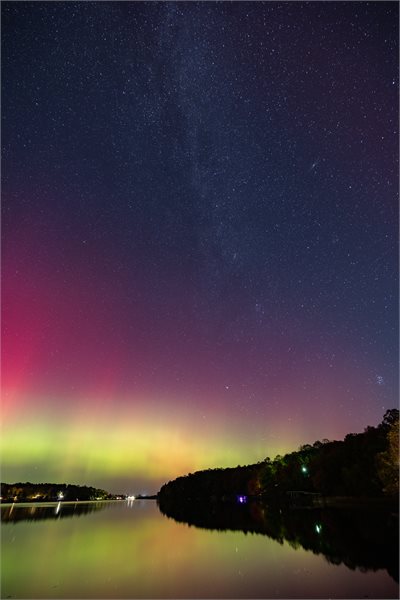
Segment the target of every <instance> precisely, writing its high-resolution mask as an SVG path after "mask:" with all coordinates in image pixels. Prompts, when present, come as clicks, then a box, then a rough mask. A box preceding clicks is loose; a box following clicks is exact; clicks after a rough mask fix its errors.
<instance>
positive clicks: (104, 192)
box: [2, 1, 398, 493]
mask: <svg viewBox="0 0 400 600" xmlns="http://www.w3.org/2000/svg"><path fill="white" fill-rule="evenodd" d="M397 57H398V4H397V3H395V2H393V3H391V2H309V3H307V2H287V3H279V2H266V3H262V2H234V3H229V2H224V3H216V2H204V3H197V2H190V3H189V2H178V3H174V2H154V3H153V2H147V3H146V2H143V3H141V2H82V3H74V2H55V3H52V2H47V3H42V2H7V1H6V2H2V118H3V123H2V154H3V169H2V170H3V179H2V198H3V202H2V211H3V218H2V242H3V247H2V273H3V302H2V307H3V422H4V426H3V436H2V439H3V451H2V456H3V471H2V479H3V480H5V481H10V482H13V481H21V480H22V481H26V480H29V481H33V482H41V481H56V482H62V481H67V482H70V483H83V484H88V485H96V486H100V487H105V488H106V489H108V490H110V491H116V492H117V491H126V492H134V493H135V492H154V491H157V489H158V487H159V485H160V484H162V483H163V482H165V481H168V480H169V479H171V478H173V477H175V476H177V475H180V474H185V473H187V472H190V471H194V470H196V469H200V468H208V467H216V466H236V465H237V464H239V463H240V464H247V463H251V462H257V461H259V460H262V459H263V458H265V457H266V456H270V457H271V458H272V457H274V456H275V455H276V454H277V453H283V452H287V451H291V450H295V449H296V448H297V447H298V446H299V445H300V444H302V443H306V442H310V443H312V442H313V441H315V440H316V439H322V438H328V439H342V438H343V437H344V435H346V434H347V433H349V432H359V431H362V430H363V429H364V428H365V427H366V426H367V425H377V424H378V423H379V422H380V421H381V420H382V417H383V414H384V412H385V410H386V409H388V408H392V407H394V406H396V405H397V402H398V400H397V396H398V381H397V365H398V353H397V331H398V328H397V239H398V234H397V225H398V217H397V212H398V208H397V206H398V205H397V190H398V180H397V169H398V166H397V156H398V130H397V124H398V112H397V106H398V58H397Z"/></svg>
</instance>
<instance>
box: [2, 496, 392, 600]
mask: <svg viewBox="0 0 400 600" xmlns="http://www.w3.org/2000/svg"><path fill="white" fill-rule="evenodd" d="M184 512H185V511H184ZM1 515H2V540H1V543H2V555H1V563H2V569H1V579H2V586H1V590H2V593H1V598H3V599H4V598H116V599H117V598H398V591H399V590H398V584H397V583H396V579H398V575H397V568H398V567H397V565H398V560H397V543H396V544H395V543H394V542H395V540H396V538H397V528H398V521H397V520H396V518H395V517H394V516H393V515H390V514H385V515H377V514H374V515H373V516H372V515H371V514H370V513H368V514H367V513H363V512H362V511H361V512H360V511H352V512H350V513H349V512H344V511H326V510H325V511H313V510H300V511H299V510H297V511H289V513H287V514H286V513H282V512H279V510H278V511H277V510H275V511H271V512H270V513H269V509H268V508H266V507H260V506H259V505H252V506H240V507H235V506H228V507H223V508H219V507H217V508H216V507H215V506H214V507H203V509H201V508H199V509H198V510H196V514H195V515H194V516H193V515H187V514H180V515H178V516H177V518H178V519H179V520H180V521H191V522H192V523H193V522H195V523H196V525H199V526H194V525H189V524H187V523H185V522H177V521H175V520H174V519H172V518H168V517H167V516H164V515H163V514H161V513H160V511H159V509H158V507H157V504H156V503H155V502H154V501H134V502H130V503H128V502H110V503H88V504H85V503H77V504H59V505H53V506H44V507H43V506H39V505H25V506H18V505H14V506H12V507H4V506H3V507H2V508H1ZM196 521H198V522H196ZM206 527H207V528H206ZM209 528H210V529H209Z"/></svg>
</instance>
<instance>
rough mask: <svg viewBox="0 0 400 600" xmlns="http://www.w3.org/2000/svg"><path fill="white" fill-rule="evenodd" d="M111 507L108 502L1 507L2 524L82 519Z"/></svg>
mask: <svg viewBox="0 0 400 600" xmlns="http://www.w3.org/2000/svg"><path fill="white" fill-rule="evenodd" d="M107 507H110V504H108V503H106V502H91V503H84V502H83V503H78V502H77V503H74V504H63V503H62V502H60V503H58V504H52V505H51V506H34V505H31V506H18V505H16V504H14V505H11V506H2V507H1V521H2V523H18V522H20V521H42V520H43V519H64V518H65V517H81V516H83V515H87V514H89V513H92V512H96V511H98V510H104V509H105V508H107Z"/></svg>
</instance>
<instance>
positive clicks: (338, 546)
mask: <svg viewBox="0 0 400 600" xmlns="http://www.w3.org/2000/svg"><path fill="white" fill-rule="evenodd" d="M159 508H160V510H161V512H162V513H163V514H164V515H166V516H168V517H171V518H173V519H174V520H175V521H178V522H184V523H187V524H189V525H195V526H196V527H200V528H205V529H216V530H219V531H227V530H230V531H238V530H240V531H243V532H244V533H251V534H262V535H266V536H268V537H269V538H272V539H274V540H276V541H278V542H279V543H281V544H282V543H283V541H285V540H286V541H287V542H288V543H289V544H290V545H291V546H292V547H293V548H295V549H296V548H300V547H302V548H304V549H305V550H310V551H311V552H313V553H314V554H322V555H323V556H324V557H325V558H326V559H327V561H328V562H330V563H332V564H335V565H340V564H342V563H343V564H345V565H346V566H347V567H349V568H350V569H353V570H354V569H356V568H358V569H361V570H365V571H376V570H378V569H382V568H383V569H386V570H387V572H388V573H389V574H390V575H391V577H392V578H393V579H394V580H395V581H397V582H398V581H399V549H398V515H395V514H394V513H392V512H389V511H377V510H370V509H369V510H367V509H359V508H357V509H351V510H344V509H333V508H330V509H328V508H324V509H290V508H286V509H282V508H277V507H272V506H267V505H264V504H262V503H259V502H255V501H253V502H248V503H236V504H235V503H217V502H209V503H207V502H193V501H191V502H180V503H179V505H177V504H174V503H171V502H169V503H166V502H165V501H164V502H162V501H161V502H160V504H159Z"/></svg>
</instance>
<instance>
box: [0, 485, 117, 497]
mask: <svg viewBox="0 0 400 600" xmlns="http://www.w3.org/2000/svg"><path fill="white" fill-rule="evenodd" d="M114 497H115V496H113V495H112V494H109V493H108V492H106V491H105V490H101V489H98V488H94V487H90V486H86V485H71V484H68V483H30V482H29V481H28V482H27V483H2V484H1V498H2V502H55V501H59V500H63V501H75V500H107V499H113V498H114Z"/></svg>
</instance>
